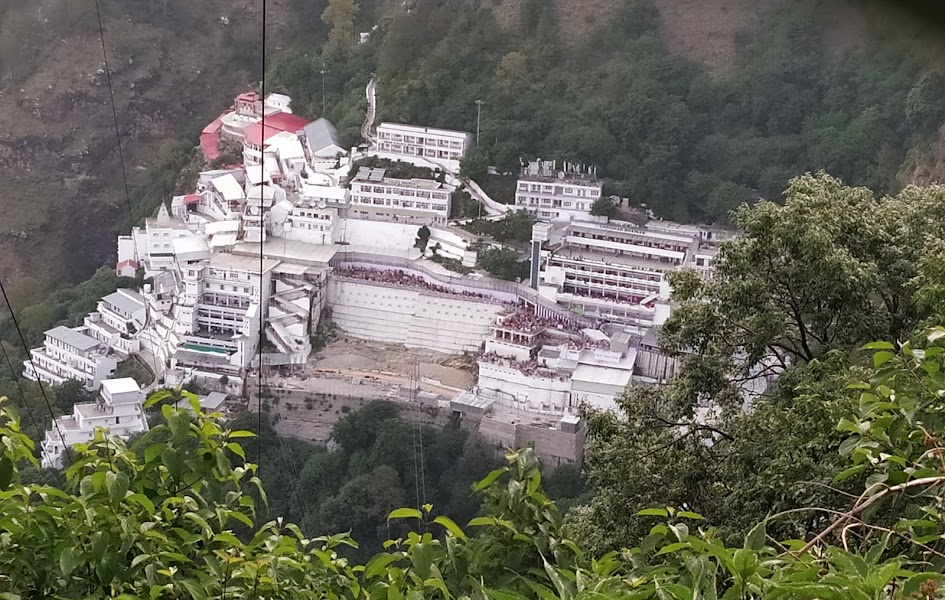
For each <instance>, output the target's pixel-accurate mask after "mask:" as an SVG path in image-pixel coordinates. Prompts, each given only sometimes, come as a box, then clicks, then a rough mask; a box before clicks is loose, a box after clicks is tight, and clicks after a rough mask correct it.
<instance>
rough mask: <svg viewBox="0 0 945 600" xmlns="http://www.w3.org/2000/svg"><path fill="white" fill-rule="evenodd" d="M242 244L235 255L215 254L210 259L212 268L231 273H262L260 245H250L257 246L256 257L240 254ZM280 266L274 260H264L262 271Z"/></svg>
mask: <svg viewBox="0 0 945 600" xmlns="http://www.w3.org/2000/svg"><path fill="white" fill-rule="evenodd" d="M242 245H243V244H240V245H238V246H237V247H236V249H234V251H233V253H232V254H231V253H229V252H220V253H219V254H214V255H213V256H212V257H211V258H210V266H211V267H212V268H214V269H229V270H231V271H249V272H252V273H257V274H258V273H259V271H260V261H259V244H249V245H251V246H255V250H256V252H255V256H253V255H252V253H251V252H249V253H239V252H237V251H236V250H237V249H238V248H239V247H240V246H242ZM278 264H279V261H277V260H272V259H268V258H263V260H262V265H261V268H262V271H263V272H264V273H265V272H266V271H269V270H270V269H273V268H274V267H275V266H276V265H278Z"/></svg>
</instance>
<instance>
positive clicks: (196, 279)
mask: <svg viewBox="0 0 945 600" xmlns="http://www.w3.org/2000/svg"><path fill="white" fill-rule="evenodd" d="M277 264H278V261H273V260H268V259H265V260H263V261H262V264H261V265H260V261H259V259H258V258H252V257H249V256H236V255H234V254H228V253H219V254H215V255H213V256H212V257H211V258H210V259H209V260H206V261H200V262H198V263H195V264H190V265H187V266H186V267H182V269H181V271H182V272H181V279H182V282H183V291H182V292H181V294H180V297H179V299H178V303H177V304H178V312H177V316H176V323H175V328H176V333H177V334H178V336H179V337H180V339H181V344H180V345H179V347H178V349H177V352H176V353H175V355H174V359H173V361H172V362H174V363H175V364H174V365H173V366H177V367H183V368H197V369H211V370H216V371H219V372H223V373H230V374H234V375H236V374H239V373H240V372H241V371H242V369H245V368H246V367H247V366H249V364H250V362H251V361H252V358H253V353H254V352H255V351H256V349H257V344H258V343H259V324H260V323H259V320H260V319H262V318H264V315H263V314H262V309H263V307H265V306H266V304H267V302H268V300H269V295H270V289H271V287H272V269H273V267H275V266H276V265H277ZM260 266H261V267H262V269H261V270H262V273H260Z"/></svg>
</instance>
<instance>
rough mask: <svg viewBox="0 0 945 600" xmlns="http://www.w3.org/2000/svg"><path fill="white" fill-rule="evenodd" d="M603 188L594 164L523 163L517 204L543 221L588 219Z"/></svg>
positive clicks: (517, 191)
mask: <svg viewBox="0 0 945 600" xmlns="http://www.w3.org/2000/svg"><path fill="white" fill-rule="evenodd" d="M602 189H603V188H602V186H601V183H600V181H599V180H598V179H597V171H596V169H594V168H593V167H591V168H586V167H584V166H582V165H573V164H570V163H562V164H560V165H559V164H558V163H557V162H556V161H547V160H546V161H543V160H541V159H539V160H537V161H534V162H531V163H528V164H526V165H523V166H522V172H521V174H520V176H519V179H518V183H517V185H516V187H515V206H517V207H519V208H521V209H523V210H527V211H528V212H530V213H531V214H532V215H534V216H535V218H537V219H538V220H540V221H561V220H570V219H574V218H578V219H580V218H587V217H588V216H589V215H590V212H591V205H593V204H594V202H595V201H597V200H599V199H600V197H601V193H602Z"/></svg>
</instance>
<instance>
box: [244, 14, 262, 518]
mask: <svg viewBox="0 0 945 600" xmlns="http://www.w3.org/2000/svg"><path fill="white" fill-rule="evenodd" d="M266 8H267V6H266V0H262V77H261V78H260V96H261V104H262V139H261V141H262V143H261V145H260V159H259V175H260V176H259V314H258V318H259V340H258V341H257V344H256V345H257V349H258V353H259V381H258V389H257V393H256V396H257V401H258V403H257V405H256V430H257V433H258V435H257V437H256V456H257V458H258V459H259V464H258V465H257V466H256V476H257V477H259V478H262V462H263V460H262V459H263V454H262V452H263V448H262V401H263V399H262V393H263V339H265V335H266V315H265V314H264V313H263V308H264V306H263V302H264V301H265V299H266V294H265V293H264V290H263V265H264V252H263V246H264V244H263V239H264V237H265V235H266V231H265V221H266V204H265V202H263V196H264V195H265V194H264V192H263V189H264V188H263V186H264V185H265V168H266V13H267V10H266ZM247 202H249V200H248V199H247ZM256 519H257V521H258V519H259V507H257V510H256Z"/></svg>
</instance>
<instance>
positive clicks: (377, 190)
mask: <svg viewBox="0 0 945 600" xmlns="http://www.w3.org/2000/svg"><path fill="white" fill-rule="evenodd" d="M352 191H354V192H359V193H362V194H372V193H373V194H385V195H388V196H407V197H408V198H433V199H434V200H446V199H448V198H449V197H450V195H449V194H448V193H447V192H430V191H427V190H414V189H409V188H398V187H381V186H370V185H365V184H363V183H361V184H359V183H355V184H354V185H353V186H352Z"/></svg>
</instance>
